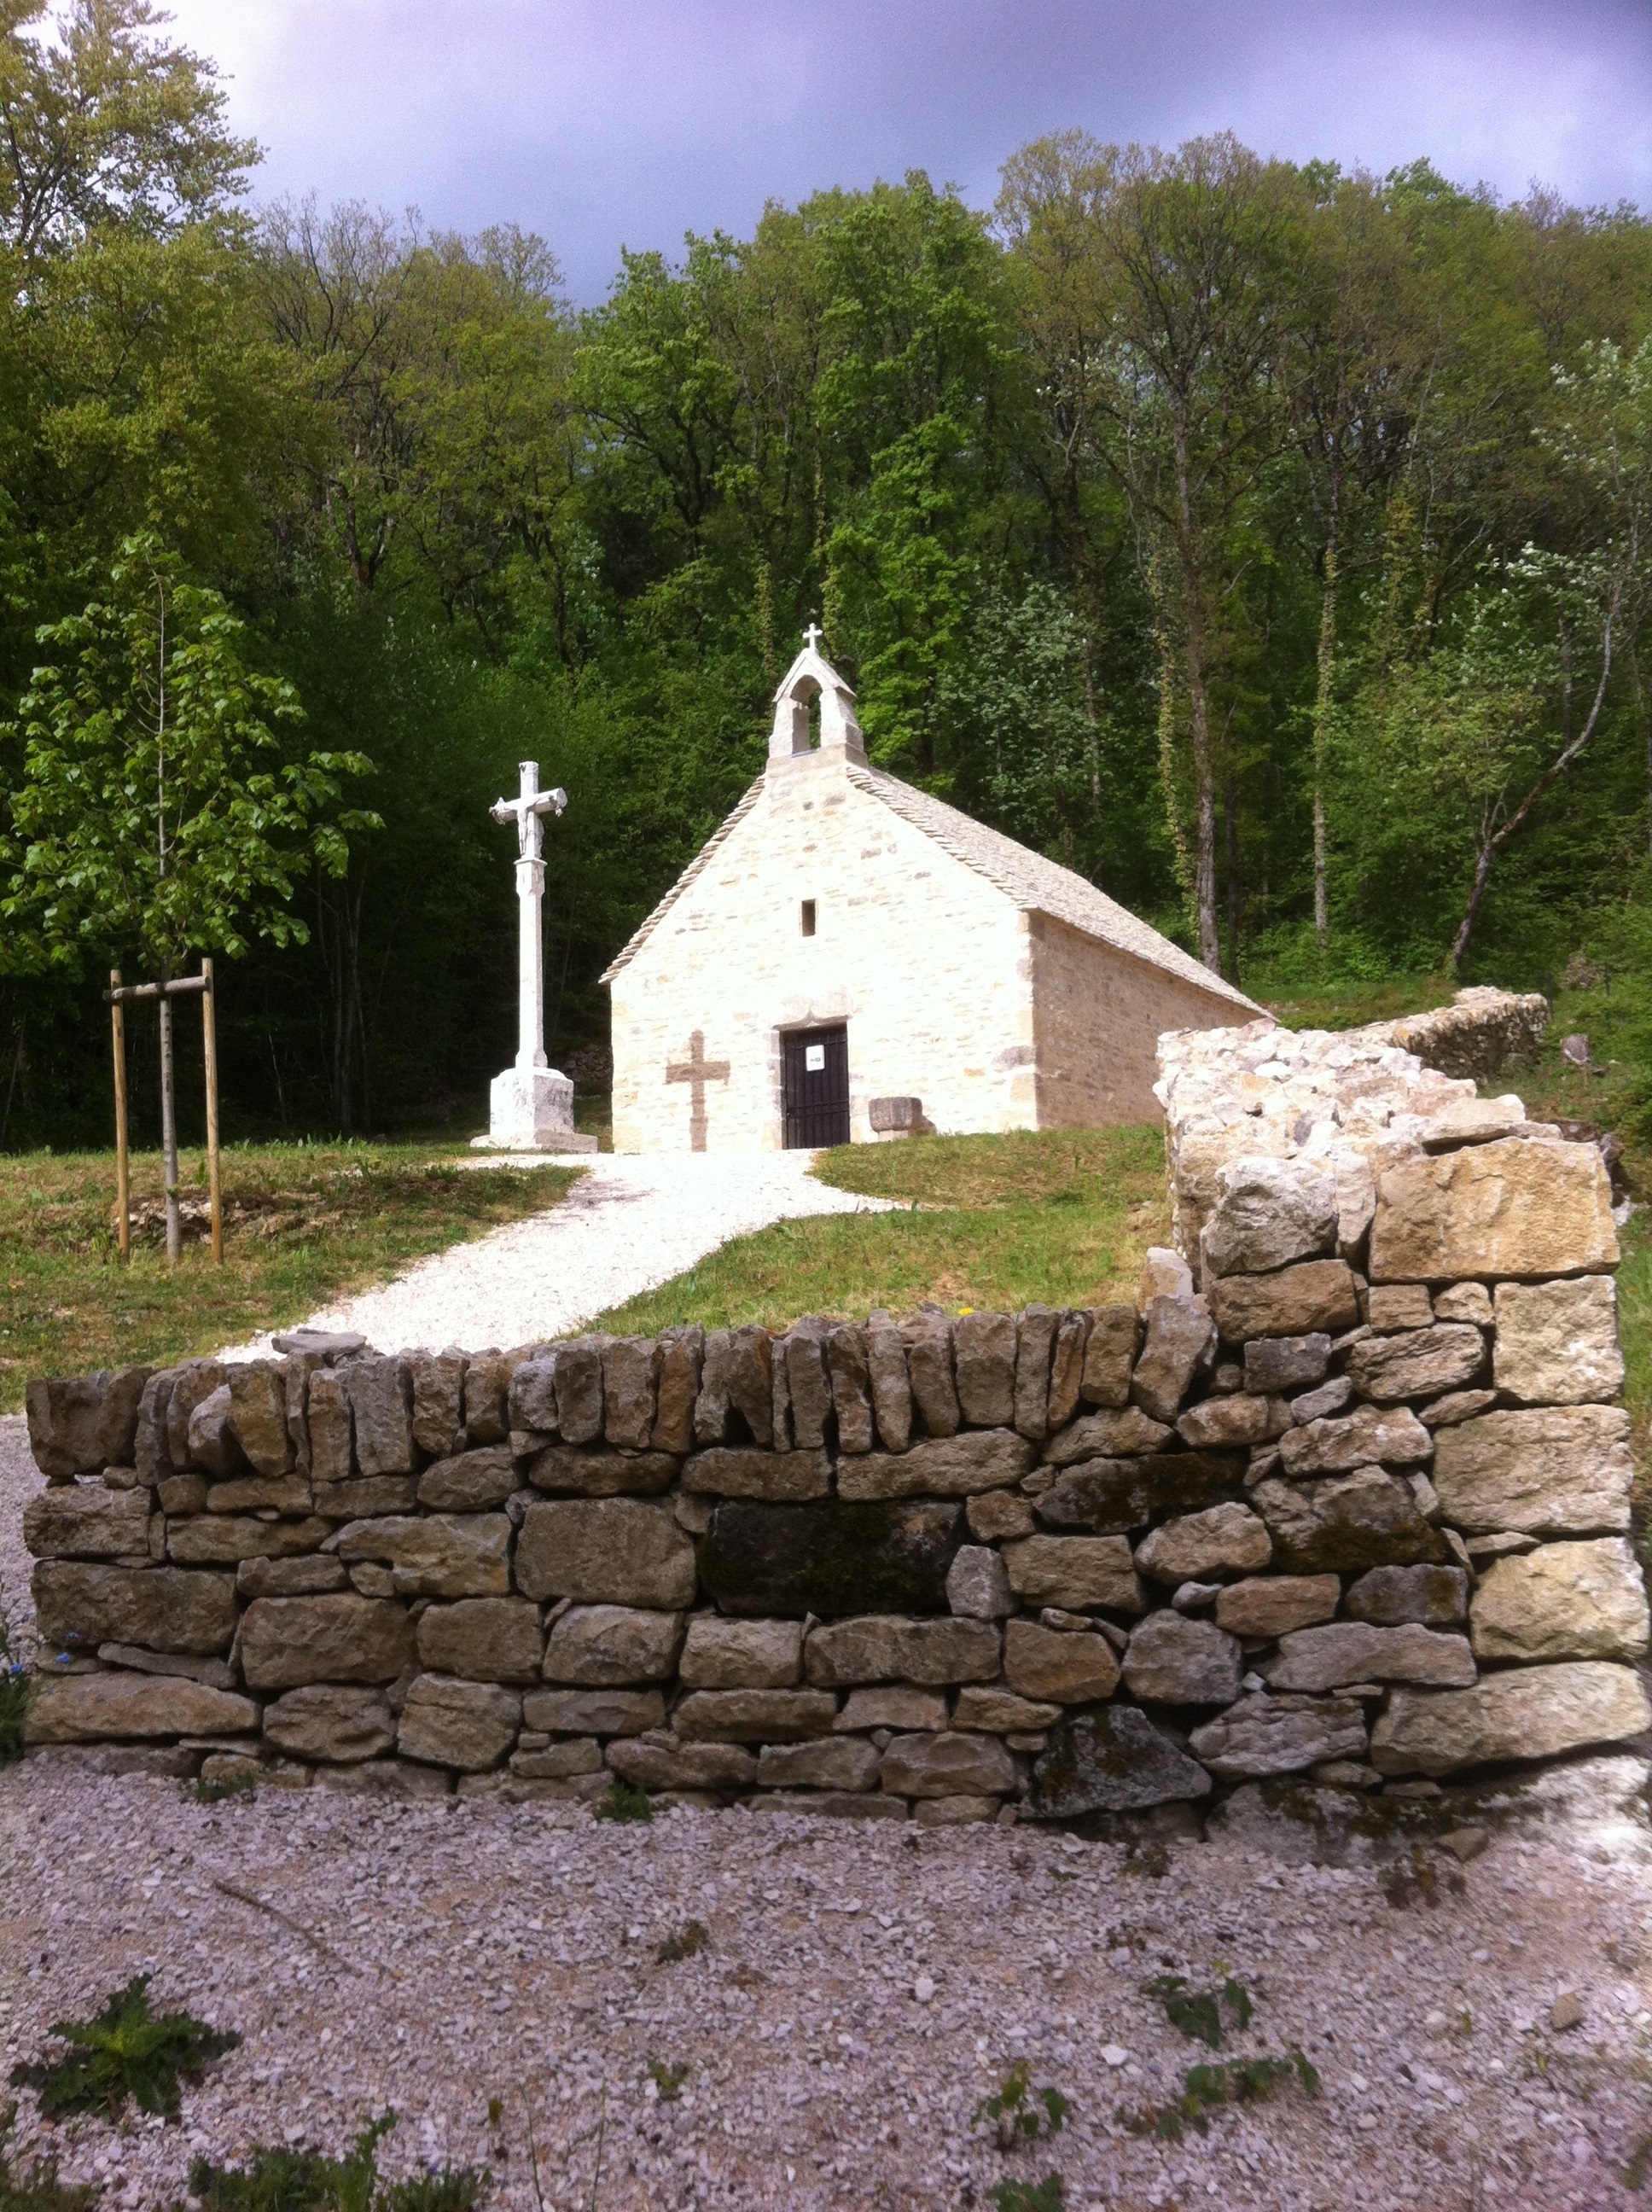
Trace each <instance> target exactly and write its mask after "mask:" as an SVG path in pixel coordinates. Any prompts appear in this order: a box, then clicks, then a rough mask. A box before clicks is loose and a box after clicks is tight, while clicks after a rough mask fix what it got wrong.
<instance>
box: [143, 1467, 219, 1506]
mask: <svg viewBox="0 0 1652 2212" xmlns="http://www.w3.org/2000/svg"><path fill="white" fill-rule="evenodd" d="M209 1488H210V1485H209V1483H208V1481H207V1479H206V1477H205V1475H203V1474H168V1475H165V1476H163V1477H162V1478H161V1481H160V1482H159V1483H158V1484H157V1485H156V1487H155V1503H156V1504H158V1505H159V1506H160V1508H161V1511H162V1512H163V1513H179V1514H183V1513H204V1512H205V1511H206V1510H207V1492H208V1490H209Z"/></svg>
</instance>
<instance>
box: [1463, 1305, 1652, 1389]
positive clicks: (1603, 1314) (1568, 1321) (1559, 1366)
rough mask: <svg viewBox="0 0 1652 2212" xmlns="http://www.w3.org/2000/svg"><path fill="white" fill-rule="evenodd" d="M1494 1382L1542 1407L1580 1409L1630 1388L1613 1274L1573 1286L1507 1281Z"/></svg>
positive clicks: (1500, 1310)
mask: <svg viewBox="0 0 1652 2212" xmlns="http://www.w3.org/2000/svg"><path fill="white" fill-rule="evenodd" d="M1492 1380H1493V1381H1494V1382H1495V1383H1496V1384H1497V1388H1498V1389H1499V1390H1505V1391H1507V1393H1508V1394H1509V1396H1510V1397H1511V1398H1519V1399H1521V1400H1523V1401H1525V1402H1526V1403H1527V1405H1534V1406H1580V1405H1584V1404H1587V1403H1588V1401H1589V1400H1591V1399H1597V1398H1615V1397H1616V1396H1617V1395H1618V1393H1619V1391H1620V1390H1621V1389H1623V1387H1624V1355H1623V1352H1622V1350H1621V1348H1620V1347H1619V1342H1618V1285H1617V1284H1616V1283H1614V1282H1613V1279H1612V1277H1611V1276H1610V1275H1584V1276H1582V1277H1581V1278H1580V1279H1578V1280H1577V1281H1576V1282H1570V1283H1499V1284H1498V1285H1497V1350H1496V1352H1495V1355H1494V1358H1493V1362H1492Z"/></svg>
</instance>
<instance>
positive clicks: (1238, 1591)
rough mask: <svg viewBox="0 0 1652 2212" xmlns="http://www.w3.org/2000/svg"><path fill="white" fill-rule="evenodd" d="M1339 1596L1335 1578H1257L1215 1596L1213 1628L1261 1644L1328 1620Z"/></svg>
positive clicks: (1339, 1587) (1338, 1585) (1268, 1576)
mask: <svg viewBox="0 0 1652 2212" xmlns="http://www.w3.org/2000/svg"><path fill="white" fill-rule="evenodd" d="M1401 1571H1402V1572H1403V1571H1404V1570H1401ZM1341 1595H1342V1583H1341V1582H1340V1580H1339V1577H1337V1576H1335V1575H1259V1576H1256V1577H1254V1579H1252V1580H1250V1581H1247V1582H1242V1583H1229V1585H1228V1586H1227V1588H1226V1589H1224V1590H1221V1591H1219V1592H1218V1595H1217V1600H1216V1625H1217V1626H1218V1628H1224V1629H1226V1631H1227V1632H1228V1634H1229V1635H1230V1636H1240V1637H1243V1638H1247V1639H1248V1640H1249V1641H1252V1642H1259V1643H1260V1642H1264V1641H1266V1640H1268V1639H1270V1638H1273V1637H1276V1636H1285V1635H1288V1634H1289V1633H1290V1632H1291V1630H1292V1629H1293V1628H1311V1627H1312V1626H1314V1625H1315V1622H1316V1621H1321V1620H1330V1618H1331V1616H1332V1614H1333V1613H1334V1612H1335V1611H1336V1609H1337V1603H1338V1601H1339V1598H1340V1597H1341Z"/></svg>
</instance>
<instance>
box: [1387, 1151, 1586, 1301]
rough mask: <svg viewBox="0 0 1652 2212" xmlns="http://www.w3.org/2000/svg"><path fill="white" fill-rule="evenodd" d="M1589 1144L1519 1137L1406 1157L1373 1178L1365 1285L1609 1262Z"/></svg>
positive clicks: (1554, 1271)
mask: <svg viewBox="0 0 1652 2212" xmlns="http://www.w3.org/2000/svg"><path fill="white" fill-rule="evenodd" d="M1618 1257H1619V1253H1618V1232H1617V1230H1616V1228H1615V1227H1614V1226H1613V1219H1612V1185H1611V1182H1610V1179H1609V1178H1608V1176H1607V1175H1606V1167H1605V1164H1604V1163H1603V1162H1602V1160H1601V1158H1600V1151H1599V1148H1598V1147H1597V1146H1594V1145H1568V1144H1535V1143H1533V1142H1531V1141H1529V1140H1527V1139H1521V1138H1513V1137H1511V1138H1506V1139H1503V1140H1502V1141H1501V1142H1499V1143H1496V1144H1490V1145H1470V1146H1467V1147H1465V1148H1464V1149H1463V1150H1462V1151H1461V1152H1446V1153H1444V1154H1442V1155H1441V1156H1439V1157H1437V1158H1421V1159H1416V1160H1411V1161H1407V1162H1405V1163H1402V1164H1400V1165H1398V1166H1394V1167H1391V1168H1388V1169H1386V1170H1384V1172H1383V1173H1382V1175H1381V1176H1379V1177H1378V1179H1377V1187H1376V1218H1375V1220H1374V1221H1373V1222H1372V1224H1371V1262H1370V1273H1371V1280H1372V1282H1373V1283H1388V1282H1460V1281H1461V1280H1462V1279H1464V1278H1465V1277H1466V1276H1470V1275H1481V1276H1486V1275H1490V1276H1494V1277H1497V1278H1505V1277H1510V1276H1513V1277H1516V1278H1523V1279H1532V1278H1538V1277H1541V1276H1544V1275H1559V1274H1565V1273H1571V1272H1575V1271H1577V1270H1580V1269H1583V1268H1588V1269H1594V1270H1599V1269H1600V1268H1603V1267H1616V1266H1617V1264H1618Z"/></svg>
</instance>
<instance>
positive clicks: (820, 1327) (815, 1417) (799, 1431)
mask: <svg viewBox="0 0 1652 2212" xmlns="http://www.w3.org/2000/svg"><path fill="white" fill-rule="evenodd" d="M829 1326H830V1325H829V1323H828V1322H823V1321H811V1322H799V1324H798V1326H797V1327H796V1328H793V1329H792V1330H790V1331H788V1332H787V1335H786V1337H785V1338H784V1339H783V1340H782V1342H781V1345H780V1352H781V1353H782V1354H783V1356H784V1358H785V1364H786V1387H787V1394H788V1395H789V1397H790V1400H791V1405H792V1442H793V1446H794V1448H795V1449H797V1450H799V1451H818V1450H819V1449H821V1447H822V1446H823V1444H824V1443H825V1442H826V1433H827V1428H828V1425H829V1422H830V1420H831V1418H832V1385H831V1382H830V1379H829V1376H828V1375H827V1372H826V1338H827V1336H828V1334H829Z"/></svg>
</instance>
